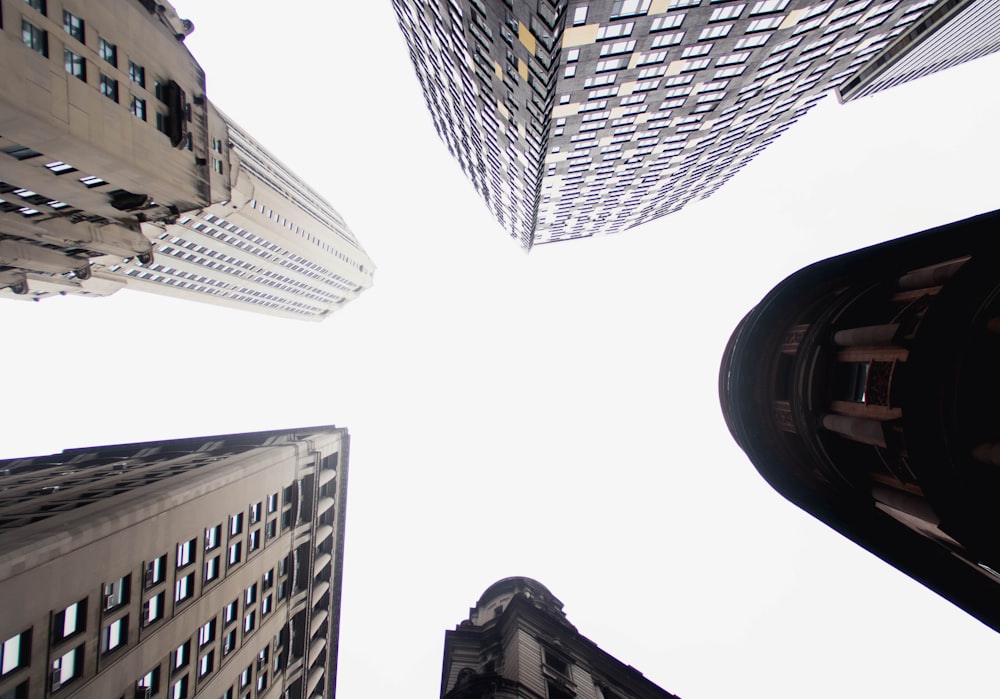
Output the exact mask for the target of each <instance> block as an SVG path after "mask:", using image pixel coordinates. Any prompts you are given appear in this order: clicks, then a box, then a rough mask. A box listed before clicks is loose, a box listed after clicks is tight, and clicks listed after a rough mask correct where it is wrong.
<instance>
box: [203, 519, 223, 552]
mask: <svg viewBox="0 0 1000 699" xmlns="http://www.w3.org/2000/svg"><path fill="white" fill-rule="evenodd" d="M221 541H222V525H221V524H217V525H215V526H214V527H211V528H209V529H206V530H205V550H206V551H211V550H213V549H217V548H219V544H220V543H221Z"/></svg>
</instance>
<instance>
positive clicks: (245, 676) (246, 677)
mask: <svg viewBox="0 0 1000 699" xmlns="http://www.w3.org/2000/svg"><path fill="white" fill-rule="evenodd" d="M252 674H253V666H252V665H247V666H246V669H245V670H243V672H241V673H240V689H244V688H245V687H246V686H247V685H249V684H250V677H251V675H252Z"/></svg>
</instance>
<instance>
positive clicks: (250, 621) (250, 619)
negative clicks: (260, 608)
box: [243, 610, 257, 634]
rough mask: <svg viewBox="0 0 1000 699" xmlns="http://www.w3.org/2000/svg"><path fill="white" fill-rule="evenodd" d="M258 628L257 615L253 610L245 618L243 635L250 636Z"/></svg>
mask: <svg viewBox="0 0 1000 699" xmlns="http://www.w3.org/2000/svg"><path fill="white" fill-rule="evenodd" d="M256 627H257V613H256V612H255V611H253V610H251V611H250V613H249V614H247V615H246V616H245V617H243V633H244V634H248V633H250V632H251V631H253V630H254V629H255V628H256Z"/></svg>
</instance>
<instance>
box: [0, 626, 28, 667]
mask: <svg viewBox="0 0 1000 699" xmlns="http://www.w3.org/2000/svg"><path fill="white" fill-rule="evenodd" d="M30 654H31V629H28V630H27V631H23V632H21V633H19V634H17V635H16V636H11V637H10V638H8V639H7V640H6V641H4V642H3V645H2V646H0V676H3V675H6V674H9V673H11V672H14V670H18V669H20V668H22V667H28V662H29V659H30Z"/></svg>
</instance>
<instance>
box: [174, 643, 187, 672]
mask: <svg viewBox="0 0 1000 699" xmlns="http://www.w3.org/2000/svg"><path fill="white" fill-rule="evenodd" d="M190 659H191V641H185V642H184V643H182V644H181V645H179V646H177V649H176V650H175V651H174V652H173V653H172V657H171V660H170V666H171V667H172V668H173V669H174V670H179V669H181V668H182V667H184V666H185V665H187V664H188V661H189V660H190Z"/></svg>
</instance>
